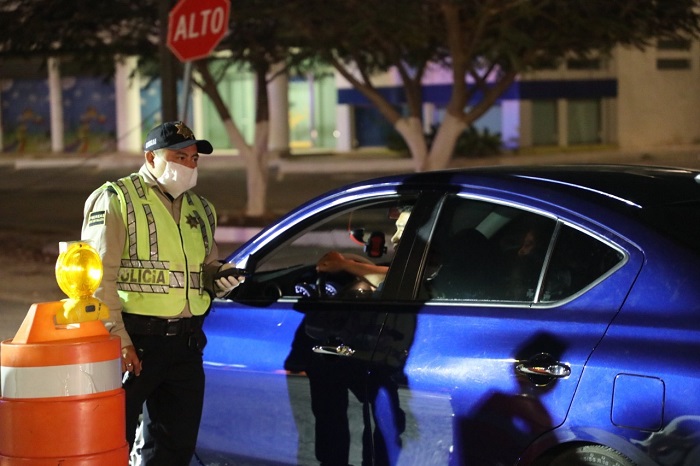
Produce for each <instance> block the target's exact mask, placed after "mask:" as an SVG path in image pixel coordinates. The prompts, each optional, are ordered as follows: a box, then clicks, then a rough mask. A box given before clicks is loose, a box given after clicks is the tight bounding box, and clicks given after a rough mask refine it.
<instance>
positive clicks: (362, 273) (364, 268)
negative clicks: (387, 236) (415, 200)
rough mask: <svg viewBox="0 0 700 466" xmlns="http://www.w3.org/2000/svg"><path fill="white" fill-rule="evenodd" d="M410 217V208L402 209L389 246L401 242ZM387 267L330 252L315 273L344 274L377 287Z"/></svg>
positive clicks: (318, 264) (324, 256) (320, 262)
mask: <svg viewBox="0 0 700 466" xmlns="http://www.w3.org/2000/svg"><path fill="white" fill-rule="evenodd" d="M410 215H411V208H410V207H402V208H401V209H400V212H399V216H398V218H397V219H396V233H394V236H392V237H391V244H392V245H393V246H394V248H396V246H397V245H398V244H399V240H401V235H402V234H403V230H404V228H405V227H406V223H408V218H409V216H410ZM388 270H389V267H388V266H386V265H377V264H374V263H370V262H364V261H362V262H360V261H358V260H355V259H353V258H351V257H346V256H344V255H343V254H341V253H339V252H338V251H330V252H327V253H326V254H324V255H323V257H321V259H319V261H318V262H317V263H316V271H317V272H321V273H331V274H334V273H340V272H346V273H349V274H352V275H355V276H356V277H361V278H364V279H365V280H367V281H368V282H369V283H370V284H372V286H374V287H375V288H376V287H379V285H380V284H381V283H382V282H383V281H384V277H386V273H387V271H388Z"/></svg>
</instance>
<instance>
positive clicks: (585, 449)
mask: <svg viewBox="0 0 700 466" xmlns="http://www.w3.org/2000/svg"><path fill="white" fill-rule="evenodd" d="M537 465H538V466H545V465H546V466H600V465H605V466H635V464H634V462H632V460H630V459H629V458H627V457H626V456H624V455H622V454H621V453H618V452H617V451H615V450H613V449H612V448H609V447H604V446H602V445H583V446H580V447H576V448H570V449H568V450H566V451H564V452H563V453H560V454H558V455H556V456H555V457H554V458H552V459H550V460H549V461H544V462H538V463H537Z"/></svg>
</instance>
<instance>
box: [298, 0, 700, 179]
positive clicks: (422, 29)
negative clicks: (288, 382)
mask: <svg viewBox="0 0 700 466" xmlns="http://www.w3.org/2000/svg"><path fill="white" fill-rule="evenodd" d="M699 15H700V11H698V9H697V4H696V1H695V0H616V1H610V0H567V1H561V0H362V1H359V0H330V1H329V0H308V1H305V2H303V7H302V8H300V9H299V10H297V11H296V14H295V15H294V16H293V21H294V24H293V26H292V24H290V27H295V28H297V30H299V32H300V34H301V35H302V36H303V37H304V44H303V46H304V47H306V48H307V49H308V52H309V53H314V54H316V56H317V57H319V58H320V59H322V60H324V61H326V62H327V63H330V64H331V65H332V66H333V67H335V69H336V70H337V71H338V73H340V74H341V75H342V76H344V77H345V79H346V80H347V81H349V82H350V83H351V84H352V85H353V86H354V87H355V88H356V89H357V90H358V91H359V92H361V93H362V94H363V95H364V96H365V97H366V98H367V99H368V100H369V101H370V102H371V103H372V104H373V105H375V106H376V107H377V109H378V110H379V112H380V113H381V114H382V115H383V116H384V117H385V118H386V119H387V120H388V121H389V122H390V123H391V124H392V125H393V126H394V128H395V129H396V130H397V131H398V132H399V133H400V134H401V136H402V137H403V138H404V140H405V141H406V143H407V145H408V147H409V150H410V152H411V155H412V157H413V160H414V161H415V168H416V170H418V171H422V170H430V169H436V168H443V167H445V166H446V165H447V163H448V162H449V160H450V157H451V155H452V151H453V148H454V145H455V142H456V140H457V138H458V137H459V135H460V133H462V131H464V130H465V129H466V128H467V127H468V126H469V125H471V124H472V123H473V122H475V121H476V120H477V119H478V118H479V117H481V116H482V115H483V114H484V113H485V112H486V111H487V110H488V109H489V108H491V107H492V106H493V105H494V103H495V102H496V101H497V99H498V98H499V96H501V95H502V94H503V92H505V91H506V90H507V89H508V87H509V86H510V85H511V84H512V83H513V82H514V80H515V79H516V77H517V76H518V75H519V74H520V73H523V72H526V71H529V70H533V69H536V68H537V67H538V66H541V65H543V64H548V65H551V64H552V63H557V62H558V61H561V60H563V59H566V58H568V57H575V56H580V57H585V56H591V55H606V54H609V53H610V52H611V50H612V49H613V48H614V47H615V46H617V45H622V46H630V47H637V48H639V49H644V48H646V47H648V46H651V45H653V44H654V41H655V39H656V38H686V39H687V38H693V37H697V36H698V34H699V32H700V26H699V17H700V16H699ZM435 65H437V66H442V67H444V68H446V69H449V70H450V71H451V73H452V78H453V79H452V82H453V85H452V86H453V87H452V93H451V97H450V100H449V103H448V104H447V107H446V110H447V111H446V115H445V118H444V120H443V122H442V124H441V125H440V127H439V129H438V132H437V134H436V136H435V138H434V140H433V143H432V146H431V147H428V145H427V143H426V139H425V135H424V134H423V131H422V128H423V125H422V117H421V113H422V103H423V97H422V93H421V86H422V79H423V76H424V74H425V72H426V69H427V68H428V67H429V66H435ZM389 69H394V70H396V72H397V73H398V75H399V76H400V79H401V82H402V84H403V90H404V94H405V100H406V109H405V112H402V111H401V110H400V109H397V108H395V107H394V106H392V105H391V103H390V102H389V100H388V99H386V98H385V97H384V96H383V95H382V93H381V90H380V89H379V87H378V86H377V85H376V84H375V83H374V81H373V80H374V77H375V76H376V74H377V72H379V71H387V70H389Z"/></svg>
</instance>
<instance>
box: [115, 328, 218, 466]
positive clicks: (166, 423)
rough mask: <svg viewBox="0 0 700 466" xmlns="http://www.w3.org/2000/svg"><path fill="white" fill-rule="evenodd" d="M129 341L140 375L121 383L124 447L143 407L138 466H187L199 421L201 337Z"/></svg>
mask: <svg viewBox="0 0 700 466" xmlns="http://www.w3.org/2000/svg"><path fill="white" fill-rule="evenodd" d="M132 341H133V343H134V346H135V347H136V350H137V351H138V354H139V357H140V358H141V364H142V371H141V375H139V376H138V377H136V376H134V375H131V376H130V377H129V379H128V380H127V381H126V382H125V383H124V390H125V391H126V434H127V440H128V441H129V447H130V448H131V447H133V444H134V437H135V433H136V427H137V425H138V418H139V415H140V414H141V411H142V409H143V426H144V427H143V435H144V445H143V449H142V453H141V458H142V464H143V465H146V466H153V465H162V466H177V465H183V466H187V465H189V463H190V460H191V458H192V456H193V455H194V450H195V445H196V443H197V433H198V431H199V423H200V420H201V417H202V403H203V399H204V369H203V367H202V349H203V347H204V342H205V341H206V340H205V339H204V334H203V333H202V330H201V329H200V330H197V331H196V333H195V334H189V335H188V334H184V335H176V336H154V335H132ZM144 403H145V405H144Z"/></svg>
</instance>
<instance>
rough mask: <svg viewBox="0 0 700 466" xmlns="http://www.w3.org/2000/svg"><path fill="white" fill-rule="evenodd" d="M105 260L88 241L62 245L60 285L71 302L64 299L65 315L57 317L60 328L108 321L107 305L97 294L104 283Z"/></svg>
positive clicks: (57, 279) (58, 262)
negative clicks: (96, 321) (61, 325)
mask: <svg viewBox="0 0 700 466" xmlns="http://www.w3.org/2000/svg"><path fill="white" fill-rule="evenodd" d="M102 272H103V270H102V259H100V256H99V254H97V251H96V250H95V248H93V247H92V246H90V245H89V244H88V243H86V242H84V241H72V242H61V243H59V255H58V259H57V260H56V282H57V283H58V286H59V287H60V288H61V291H63V292H64V293H65V294H66V295H68V299H63V300H61V302H62V303H63V313H60V312H59V313H57V314H56V323H57V324H64V325H65V324H77V323H80V322H88V321H91V320H100V319H107V318H108V317H109V309H108V308H107V305H106V304H105V303H103V302H102V301H100V300H99V299H97V298H95V297H94V296H93V294H94V293H95V290H97V287H98V286H100V282H101V281H102Z"/></svg>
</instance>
